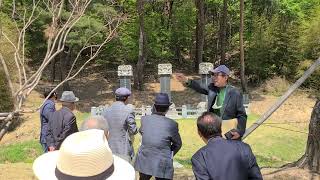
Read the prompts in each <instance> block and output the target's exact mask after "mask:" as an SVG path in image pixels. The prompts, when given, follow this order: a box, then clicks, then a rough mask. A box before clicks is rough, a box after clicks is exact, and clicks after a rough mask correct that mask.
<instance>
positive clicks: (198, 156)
mask: <svg viewBox="0 0 320 180" xmlns="http://www.w3.org/2000/svg"><path fill="white" fill-rule="evenodd" d="M207 149H208V145H205V146H203V147H201V148H200V149H199V150H198V151H197V152H195V153H194V154H193V155H192V157H191V159H196V160H199V159H202V157H204V155H203V154H204V152H206V150H207Z"/></svg>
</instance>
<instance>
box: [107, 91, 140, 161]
mask: <svg viewBox="0 0 320 180" xmlns="http://www.w3.org/2000/svg"><path fill="white" fill-rule="evenodd" d="M130 95H131V91H130V90H129V89H127V88H124V87H121V88H118V89H117V90H116V91H115V98H116V102H114V103H113V104H112V105H111V106H110V107H109V108H107V109H106V110H105V112H103V114H102V115H103V117H104V118H105V119H107V120H108V124H109V127H110V131H109V132H110V136H109V146H110V148H111V150H112V152H113V153H114V154H116V155H118V156H120V157H122V158H123V159H125V160H127V161H129V162H130V161H131V160H132V158H133V156H134V151H133V146H132V143H133V142H132V140H131V138H130V136H133V135H135V134H137V133H138V129H137V125H136V121H135V114H134V111H133V109H132V108H130V107H129V106H127V103H128V98H129V96H130Z"/></svg>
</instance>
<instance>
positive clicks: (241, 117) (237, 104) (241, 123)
mask: <svg viewBox="0 0 320 180" xmlns="http://www.w3.org/2000/svg"><path fill="white" fill-rule="evenodd" d="M187 86H188V87H190V88H191V89H193V90H195V91H197V92H199V93H201V94H205V95H208V109H207V110H208V111H209V112H213V109H212V105H213V104H214V102H215V99H216V97H217V93H218V92H219V88H218V87H216V86H214V85H213V83H211V84H209V86H208V87H207V88H203V87H202V86H200V84H199V83H197V82H196V81H193V80H191V81H189V82H188V83H187ZM221 112H222V113H221V118H222V119H223V120H229V119H233V118H237V119H238V126H237V131H238V132H239V134H240V136H241V137H242V136H243V134H244V133H245V131H246V125H247V114H246V110H245V108H244V106H243V98H242V94H241V93H240V92H239V91H238V90H237V89H236V88H234V87H233V86H230V85H227V87H226V96H225V99H224V103H223V106H222V111H221Z"/></svg>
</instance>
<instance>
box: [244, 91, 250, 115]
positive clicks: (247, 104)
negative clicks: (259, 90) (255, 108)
mask: <svg viewBox="0 0 320 180" xmlns="http://www.w3.org/2000/svg"><path fill="white" fill-rule="evenodd" d="M249 103H250V100H249V94H243V106H244V108H245V109H246V113H247V115H248V114H250V110H249Z"/></svg>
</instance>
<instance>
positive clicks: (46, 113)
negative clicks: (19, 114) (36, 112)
mask: <svg viewBox="0 0 320 180" xmlns="http://www.w3.org/2000/svg"><path fill="white" fill-rule="evenodd" d="M55 111H56V107H55V103H54V101H52V100H50V99H48V100H46V101H45V102H44V104H43V105H42V107H41V109H40V121H41V131H40V143H46V135H47V133H48V123H49V118H50V116H51V115H52V113H53V112H55Z"/></svg>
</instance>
